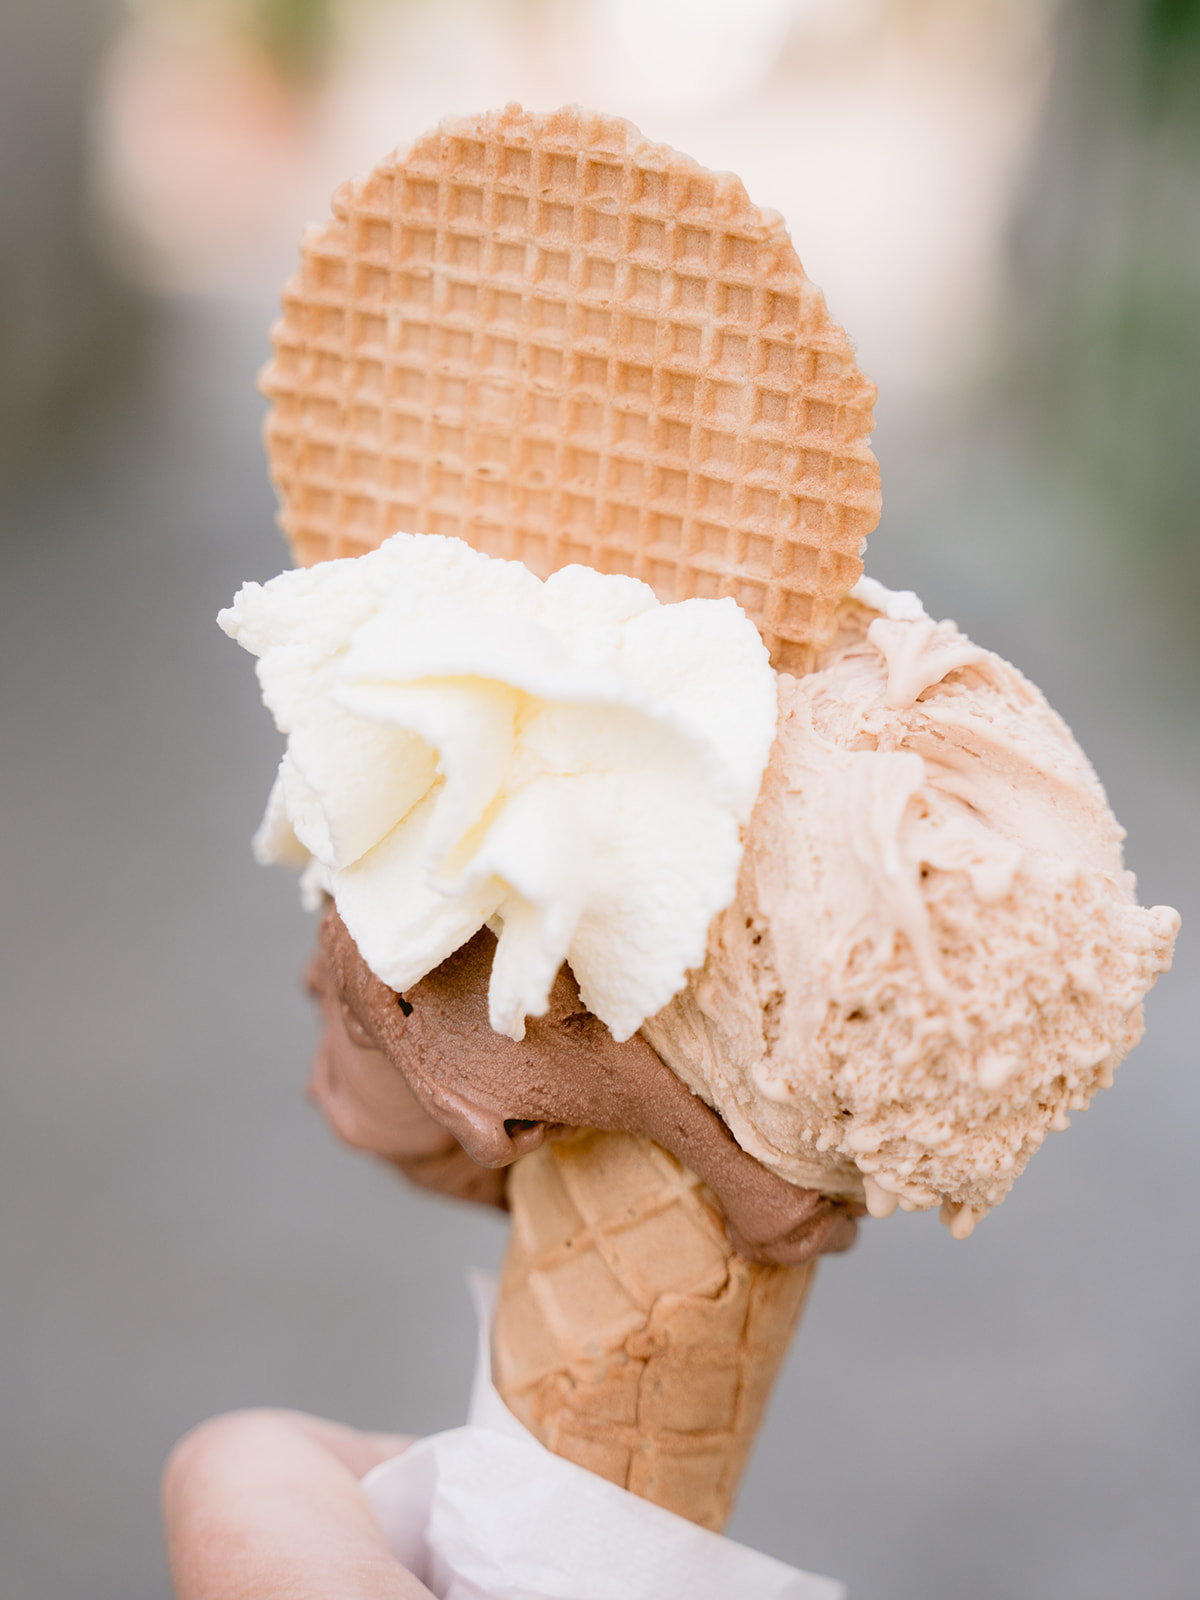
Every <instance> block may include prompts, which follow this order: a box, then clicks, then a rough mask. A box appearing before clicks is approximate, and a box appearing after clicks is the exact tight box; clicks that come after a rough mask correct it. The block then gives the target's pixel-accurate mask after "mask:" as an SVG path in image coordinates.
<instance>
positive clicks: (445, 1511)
mask: <svg viewBox="0 0 1200 1600" xmlns="http://www.w3.org/2000/svg"><path fill="white" fill-rule="evenodd" d="M472 1293H473V1296H474V1299H475V1303H476V1309H477V1311H478V1313H479V1335H480V1336H479V1358H478V1362H477V1365H476V1370H475V1382H474V1386H473V1389H472V1393H471V1409H470V1415H469V1421H468V1425H467V1426H466V1427H465V1428H455V1429H453V1430H452V1431H451V1432H449V1433H438V1434H434V1435H432V1436H431V1437H430V1438H428V1439H422V1440H420V1442H419V1443H417V1444H415V1445H413V1447H412V1448H411V1449H410V1450H408V1451H406V1452H405V1454H404V1455H402V1456H396V1457H395V1458H394V1459H393V1460H391V1461H385V1462H383V1463H382V1464H381V1465H380V1466H378V1467H376V1468H375V1469H374V1470H373V1471H372V1472H370V1473H368V1475H367V1476H366V1478H364V1479H363V1487H364V1489H365V1490H366V1492H367V1495H368V1497H369V1498H370V1501H371V1504H372V1505H373V1507H374V1508H375V1513H376V1515H377V1516H378V1518H379V1521H380V1524H381V1526H382V1528H383V1530H384V1534H385V1535H386V1537H387V1541H388V1545H389V1547H390V1548H391V1550H392V1553H393V1554H394V1555H395V1556H396V1559H397V1560H398V1561H400V1562H401V1563H402V1564H403V1565H404V1566H406V1567H407V1568H408V1569H409V1570H410V1571H411V1572H413V1573H415V1575H416V1576H417V1577H418V1578H420V1579H421V1581H422V1582H423V1583H424V1584H425V1585H426V1586H427V1587H428V1588H430V1589H431V1590H432V1591H433V1593H434V1594H435V1595H437V1596H438V1600H844V1596H845V1590H844V1589H843V1587H842V1585H841V1584H840V1583H836V1582H835V1581H834V1580H833V1579H831V1578H819V1577H816V1576H814V1575H813V1574H812V1573H808V1572H800V1571H799V1570H798V1569H796V1568H795V1567H789V1566H787V1565H785V1563H784V1562H782V1561H776V1560H774V1559H773V1557H771V1556H764V1555H760V1554H759V1553H758V1552H757V1551H756V1550H749V1549H747V1548H746V1546H745V1545H739V1544H735V1543H734V1542H733V1540H732V1539H725V1538H722V1537H721V1535H720V1534H716V1533H710V1532H709V1531H708V1529H706V1528H698V1527H696V1525H695V1524H694V1523H691V1522H688V1521H686V1520H685V1519H684V1518H683V1517H677V1516H675V1515H674V1513H673V1512H670V1511H664V1510H663V1509H662V1507H661V1506H655V1505H651V1504H650V1502H649V1501H648V1500H640V1499H638V1497H637V1496H636V1495H632V1494H630V1493H628V1491H627V1490H625V1489H619V1488H618V1487H617V1486H616V1484H612V1483H608V1482H607V1481H606V1480H605V1479H603V1478H598V1477H596V1475H595V1474H594V1473H591V1472H587V1471H585V1470H584V1468H582V1467H577V1466H575V1464H574V1463H573V1462H570V1461H561V1460H560V1459H559V1458H558V1457H557V1456H554V1455H551V1453H550V1452H549V1451H548V1450H547V1449H545V1448H544V1446H543V1445H541V1444H539V1443H538V1441H537V1440H536V1439H535V1438H534V1437H533V1435H532V1434H531V1433H529V1432H528V1431H527V1430H526V1429H525V1428H524V1427H522V1425H521V1424H520V1423H519V1422H518V1421H517V1419H516V1418H515V1417H514V1416H513V1414H512V1412H511V1411H509V1409H508V1407H507V1406H506V1405H505V1404H504V1402H503V1400H501V1398H500V1396H499V1395H498V1394H497V1393H496V1390H495V1388H494V1387H493V1386H492V1381H491V1352H490V1349H489V1343H488V1328H489V1326H490V1323H491V1302H492V1298H493V1296H494V1286H493V1285H492V1283H491V1282H490V1281H489V1280H488V1279H486V1278H485V1277H484V1275H482V1274H480V1275H477V1276H476V1278H475V1279H474V1280H473V1282H472Z"/></svg>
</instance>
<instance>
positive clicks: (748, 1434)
mask: <svg viewBox="0 0 1200 1600" xmlns="http://www.w3.org/2000/svg"><path fill="white" fill-rule="evenodd" d="M509 1201H510V1204H511V1207H512V1213H513V1231H512V1238H511V1242H510V1245H509V1252H508V1257H507V1260H506V1262H505V1268H504V1275H503V1279H502V1281H501V1291H500V1299H499V1304H498V1306H497V1310H496V1320H495V1325H494V1328H493V1333H492V1338H493V1352H494V1355H493V1361H494V1374H493V1375H494V1378H495V1382H496V1387H497V1389H498V1390H499V1392H500V1394H501V1395H503V1397H504V1399H505V1401H506V1402H507V1404H508V1406H509V1408H510V1409H511V1410H512V1411H513V1412H514V1413H515V1414H516V1415H517V1416H518V1417H519V1418H520V1419H521V1421H522V1422H524V1424H525V1425H526V1427H528V1428H529V1429H530V1430H531V1431H532V1432H533V1433H534V1434H536V1435H537V1436H538V1438H540V1439H541V1440H542V1442H543V1443H544V1444H545V1445H546V1446H547V1447H548V1448H549V1449H550V1450H552V1451H553V1452H554V1453H555V1454H556V1455H559V1456H564V1457H566V1458H567V1459H568V1460H571V1461H575V1462H578V1463H579V1465H581V1466H584V1467H587V1468H589V1469H590V1470H591V1471H593V1472H596V1473H599V1475H600V1476H601V1477H604V1478H608V1479H609V1480H610V1481H611V1482H613V1483H617V1484H620V1485H622V1486H623V1487H625V1488H627V1489H630V1490H632V1491H633V1493H635V1494H638V1495H641V1496H642V1497H643V1498H644V1499H648V1500H652V1501H654V1502H655V1503H656V1504H658V1505H661V1506H665V1507H666V1508H667V1509H668V1510H671V1511H674V1512H677V1513H678V1514H679V1515H680V1516H684V1517H688V1518H689V1519H690V1520H692V1521H693V1522H699V1523H702V1524H703V1525H704V1526H705V1527H709V1528H714V1529H718V1530H719V1529H720V1528H721V1527H723V1525H724V1523H725V1521H726V1518H727V1517H728V1515H729V1511H730V1508H731V1506H732V1503H733V1498H734V1495H735V1493H736V1491H737V1485H738V1480H739V1478H740V1476H741V1473H742V1469H743V1467H744V1466H745V1463H746V1459H747V1457H748V1455H749V1452H750V1448H751V1445H752V1444H753V1441H754V1435H755V1432H756V1430H757V1428H758V1424H759V1421H760V1420H761V1417H762V1414H763V1409H764V1407H765V1405H766V1401H767V1396H768V1394H769V1392H770V1389H771V1386H772V1384H773V1382H774V1379H775V1375H776V1372H777V1370H778V1367H779V1363H780V1361H781V1360H782V1358H783V1354H784V1352H785V1351H786V1349H787V1345H788V1341H789V1339H790V1336H791V1333H792V1329H793V1327H794V1326H795V1323H796V1319H797V1317H798V1316H799V1313H800V1309H801V1306H802V1304H803V1301H804V1297H805V1294H806V1292H807V1289H808V1284H809V1280H810V1277H811V1272H812V1269H811V1267H810V1266H804V1267H767V1266H760V1265H757V1264H756V1263H753V1262H749V1261H745V1260H743V1259H742V1257H740V1256H738V1255H735V1254H734V1253H733V1252H732V1250H731V1248H730V1245H729V1242H728V1240H727V1239H726V1237H725V1231H724V1228H723V1227H722V1224H721V1219H720V1214H719V1213H718V1212H717V1210H716V1208H715V1206H714V1205H713V1203H712V1200H711V1198H710V1197H709V1195H708V1191H707V1190H706V1189H705V1188H704V1187H703V1185H702V1184H701V1183H700V1181H699V1179H697V1178H695V1177H693V1176H692V1174H691V1173H689V1172H688V1171H687V1170H686V1169H685V1168H683V1167H681V1166H680V1164H679V1163H678V1162H677V1161H676V1160H675V1159H674V1157H673V1156H670V1155H668V1154H667V1153H666V1152H664V1151H662V1150H660V1149H659V1148H658V1147H657V1146H656V1145H653V1144H651V1143H650V1142H649V1141H647V1140H645V1139H636V1138H633V1137H631V1136H629V1135H626V1134H607V1133H582V1134H577V1135H573V1136H572V1137H571V1138H570V1139H568V1140H565V1141H557V1140H556V1141H553V1142H551V1143H549V1144H546V1145H543V1146H542V1147H541V1149H539V1150H537V1151H535V1152H534V1153H533V1154H532V1155H530V1156H526V1157H525V1158H524V1159H523V1160H521V1161H520V1162H518V1163H517V1165H516V1166H515V1167H514V1168H513V1171H512V1173H511V1176H510V1180H509Z"/></svg>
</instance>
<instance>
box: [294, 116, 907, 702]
mask: <svg viewBox="0 0 1200 1600" xmlns="http://www.w3.org/2000/svg"><path fill="white" fill-rule="evenodd" d="M333 210H334V220H333V221H332V222H330V223H329V224H328V225H327V226H325V227H324V228H321V229H317V230H313V231H311V232H310V234H309V235H308V237H307V238H306V239H305V241H304V244H303V247H302V261H301V268H300V272H299V274H298V275H297V276H296V277H295V278H293V279H292V281H291V282H290V283H289V285H288V286H287V288H286V290H285V293H284V313H283V317H282V320H281V321H280V322H279V323H278V324H277V326H276V328H275V330H274V335H273V337H274V345H275V356H274V359H273V360H272V361H271V363H270V364H269V365H268V366H267V368H266V370H265V371H264V373H263V378H262V387H263V390H264V392H265V393H266V395H267V396H268V398H269V399H270V400H271V402H272V407H273V409H272V411H271V414H270V416H269V418H268V422H267V428H266V435H267V445H268V453H269V456H270V461H271V470H272V476H273V479H274V482H275V485H276V488H277V489H278V491H279V495H280V499H281V503H282V508H281V512H280V521H281V525H282V527H283V529H284V531H285V533H286V534H287V536H288V538H289V540H290V541H291V543H292V547H293V550H294V552H295V555H296V558H297V559H298V560H299V561H300V562H301V563H303V564H306V565H307V564H310V563H312V562H315V561H321V560H325V559H327V558H329V557H333V556H347V555H359V554H361V553H362V552H363V551H365V550H368V549H373V548H374V547H375V546H376V545H378V544H379V543H380V542H381V541H382V540H383V539H385V538H387V537H388V536H389V535H391V534H393V533H395V532H397V531H400V530H404V531H407V532H415V533H441V534H449V535H453V536H455V537H458V538H463V539H465V540H467V542H468V543H470V544H471V545H473V546H474V547H475V548H476V549H478V550H482V551H485V552H486V553H488V554H490V555H496V556H504V557H509V558H515V559H517V560H520V561H523V562H525V563H526V565H527V566H529V567H530V568H531V569H532V570H533V571H534V572H536V573H537V574H538V575H539V576H541V577H546V576H548V575H549V574H550V573H551V572H553V571H555V570H556V569H557V568H559V567H561V566H565V565H567V564H569V563H571V562H581V563H584V564H586V565H589V566H592V567H594V568H596V569H597V570H598V571H600V572H606V573H628V574H631V575H632V576H635V577H638V578H641V579H643V580H644V581H645V582H647V583H649V584H650V585H651V586H652V587H653V588H654V590H655V591H656V593H657V594H658V596H659V598H660V599H662V600H664V601H670V600H681V599H686V598H688V597H690V596H695V595H698V596H704V597H717V596H722V595H732V596H733V598H734V599H735V600H737V602H738V603H739V604H740V605H741V606H742V607H743V608H744V609H745V611H746V613H747V615H748V616H749V617H751V619H752V620H753V621H754V622H755V623H757V624H758V626H759V628H760V629H761V631H762V633H763V636H764V638H765V640H766V642H767V645H768V648H769V649H770V651H771V656H772V660H773V662H774V663H775V665H776V666H777V667H780V668H787V669H790V670H802V669H803V668H804V667H806V666H807V665H808V664H809V661H810V657H811V646H812V644H813V642H814V641H819V640H820V639H821V638H822V637H823V636H824V634H825V633H826V632H827V631H828V629H829V626H830V622H831V618H832V613H833V608H834V606H835V605H836V604H837V601H838V600H839V599H840V597H841V596H842V595H843V594H844V593H845V591H846V590H847V589H848V588H849V587H850V586H851V585H852V584H853V583H854V582H855V580H856V579H857V578H858V576H859V574H860V572H861V570H862V563H861V559H860V557H861V552H862V547H863V544H864V541H865V539H866V536H867V535H868V533H870V531H871V530H872V528H874V526H875V524H876V522H877V520H878V517H879V504H880V501H879V469H878V464H877V463H876V461H875V458H874V456H873V455H872V454H871V452H870V449H869V448H868V437H869V434H870V431H871V427H872V420H873V419H872V412H871V407H872V405H873V403H874V398H875V389H874V386H873V385H872V384H871V383H870V382H869V381H868V380H867V379H866V378H864V377H863V375H862V374H861V373H860V372H859V371H858V369H857V367H856V366H855V363H854V356H853V351H852V349H851V347H850V344H849V342H848V340H847V339H846V336H845V334H844V333H843V332H842V330H841V328H840V327H838V326H837V324H836V323H834V322H833V321H832V320H831V319H830V317H829V314H828V312H827V311H826V308H825V302H824V298H823V296H822V295H821V292H820V291H819V290H818V289H817V288H815V287H814V286H813V284H811V283H810V282H809V281H808V279H807V278H806V277H805V276H804V272H803V269H802V267H801V265H800V262H799V260H798V259H797V256H796V253H795V251H794V250H793V248H792V245H791V243H790V241H789V239H788V236H787V234H786V232H785V230H784V228H783V225H782V222H781V220H780V219H779V217H778V216H777V215H776V214H775V213H770V212H763V211H760V210H759V209H758V208H757V207H755V206H753V205H752V204H751V203H750V201H749V200H748V199H747V197H746V193H745V190H744V189H743V188H742V185H741V183H740V182H739V181H738V180H737V179H736V178H734V177H732V176H730V175H729V174H714V173H711V172H707V171H705V170H704V169H703V168H701V167H699V166H697V165H696V164H695V163H693V162H691V161H689V160H688V159H687V158H686V157H683V156H681V155H679V154H677V153H676V152H675V151H673V150H670V149H669V148H667V147H666V146H662V145H652V144H649V143H647V142H646V141H645V140H644V139H643V138H642V136H641V134H640V133H639V132H638V131H637V129H636V128H634V127H633V126H632V125H631V124H629V123H627V122H623V121H620V120H618V119H616V118H612V117H603V116H597V115H594V114H591V113H585V112H581V111H579V110H577V109H569V110H566V111H560V112H556V113H554V114H552V115H549V116H533V115H530V114H527V113H525V112H523V111H522V110H521V109H520V108H519V107H516V106H510V107H509V108H508V109H507V110H505V111H503V112H498V113H490V114H488V115H484V116H478V117H472V118H466V119H462V120H452V121H447V122H445V123H443V124H442V126H441V127H440V128H439V129H438V130H437V131H436V132H435V133H432V134H429V135H427V136H426V137H424V138H422V139H420V140H419V141H418V142H417V143H416V144H415V145H414V146H413V148H412V149H411V150H410V151H409V152H408V153H407V154H406V155H404V156H393V157H392V158H390V159H389V160H387V161H385V162H383V163H382V164H381V165H380V166H379V167H377V168H376V169H375V171H374V172H372V173H371V175H370V176H369V177H368V178H367V179H366V180H365V181H364V182H362V183H360V184H352V185H345V186H343V187H342V188H341V189H340V190H339V191H338V193H337V194H336V196H335V197H334V206H333Z"/></svg>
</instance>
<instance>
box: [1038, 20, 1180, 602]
mask: <svg viewBox="0 0 1200 1600" xmlns="http://www.w3.org/2000/svg"><path fill="white" fill-rule="evenodd" d="M1016 243H1017V257H1018V284H1019V314H1020V326H1021V327H1022V329H1023V332H1024V337H1019V338H1018V339H1017V342H1016V347H1015V349H1014V352H1013V355H1014V359H1013V362H1012V368H1011V376H1012V379H1013V383H1014V386H1015V388H1016V390H1017V392H1018V394H1019V396H1020V406H1021V408H1022V410H1023V412H1024V414H1025V415H1026V416H1027V418H1028V420H1029V421H1030V423H1031V424H1032V425H1033V428H1034V430H1035V431H1036V434H1037V437H1038V439H1039V441H1040V444H1041V447H1042V448H1044V449H1046V450H1047V451H1048V452H1049V453H1050V454H1051V455H1052V456H1053V458H1054V459H1055V461H1056V463H1057V464H1058V465H1059V466H1060V467H1063V468H1065V469H1066V470H1067V471H1068V472H1070V473H1071V474H1073V475H1074V476H1075V477H1076V478H1081V479H1083V480H1084V481H1086V483H1087V484H1088V485H1089V486H1090V488H1091V489H1092V490H1093V491H1094V497H1095V499H1096V501H1097V503H1098V504H1099V505H1101V506H1103V507H1106V508H1107V511H1108V513H1109V515H1108V518H1107V520H1108V522H1109V525H1110V527H1111V529H1112V530H1114V531H1115V532H1116V534H1117V535H1118V537H1119V538H1120V539H1121V540H1123V542H1124V543H1125V545H1126V549H1127V552H1128V554H1129V555H1130V557H1131V558H1132V559H1133V560H1135V561H1137V562H1138V563H1139V564H1142V565H1145V566H1146V567H1147V569H1148V570H1153V569H1154V567H1155V566H1157V570H1158V571H1159V572H1161V573H1163V574H1165V575H1166V578H1167V581H1168V583H1169V585H1170V587H1171V588H1172V589H1173V590H1174V591H1175V592H1176V593H1177V594H1181V595H1186V596H1187V598H1188V599H1189V600H1194V599H1195V598H1196V591H1197V586H1198V585H1200V0H1064V3H1063V5H1062V7H1061V10H1060V16H1059V28H1058V37H1057V40H1056V52H1055V62H1054V69H1053V73H1052V78H1051V83H1050V88H1049V94H1048V100H1047V109H1046V115H1045V118H1044V122H1043V127H1042V130H1041V137H1040V140H1039V142H1038V146H1037V149H1036V153H1035V161H1034V164H1033V168H1032V170H1031V173H1030V179H1029V184H1028V190H1027V194H1026V199H1025V204H1024V207H1023V211H1022V214H1021V216H1020V219H1019V225H1018V230H1017V240H1016ZM1147 558H1148V559H1147Z"/></svg>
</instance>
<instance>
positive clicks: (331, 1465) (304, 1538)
mask: <svg viewBox="0 0 1200 1600" xmlns="http://www.w3.org/2000/svg"><path fill="white" fill-rule="evenodd" d="M397 1442H398V1441H397V1440H396V1439H394V1438H392V1437H390V1436H387V1435H359V1436H357V1442H356V1441H355V1439H354V1437H353V1430H352V1429H343V1428H340V1427H339V1426H338V1424H336V1423H322V1422H321V1421H320V1420H319V1419H316V1418H301V1417H297V1416H296V1415H294V1414H289V1413H286V1412H265V1411H257V1412H240V1413H234V1414H232V1415H230V1416H225V1417H217V1418H215V1419H214V1420H213V1421H212V1422H208V1423H204V1424H203V1425H202V1426H201V1427H199V1428H197V1429H195V1430H194V1431H193V1432H192V1433H190V1434H188V1435H187V1437H186V1438H184V1439H183V1440H181V1442H180V1443H179V1444H178V1445H177V1446H176V1447H175V1450H174V1451H173V1452H172V1455H171V1459H170V1460H169V1461H168V1463H167V1468H166V1471H165V1473H164V1476H163V1514H164V1519H165V1523H166V1534H167V1551H168V1556H169V1559H170V1565H171V1575H172V1577H173V1579H174V1582H175V1586H176V1594H177V1596H178V1600H277V1597H278V1596H280V1595H287V1596H288V1600H430V1595H429V1591H428V1590H427V1589H426V1588H425V1586H424V1584H422V1583H420V1582H418V1580H417V1579H416V1578H415V1577H414V1576H413V1575H412V1574H411V1573H410V1572H408V1571H406V1570H405V1569H404V1568H403V1567H401V1566H400V1565H399V1563H398V1562H397V1561H396V1560H395V1558H394V1557H393V1556H392V1554H391V1552H390V1551H389V1550H388V1548H387V1545H386V1543H385V1542H384V1537H383V1532H382V1530H381V1528H380V1526H379V1523H378V1521H377V1520H376V1518H375V1515H374V1513H373V1511H372V1510H371V1507H370V1504H369V1502H368V1500H367V1498H366V1495H365V1494H364V1493H363V1490H362V1488H361V1486H360V1485H359V1482H358V1476H357V1474H358V1471H359V1470H361V1469H363V1468H364V1467H365V1466H366V1465H374V1464H375V1462H377V1461H379V1460H383V1459H386V1457H387V1456H388V1455H392V1454H395V1453H396V1452H395V1449H394V1448H393V1447H394V1445H395V1444H396V1443H397ZM399 1442H403V1441H399Z"/></svg>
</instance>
